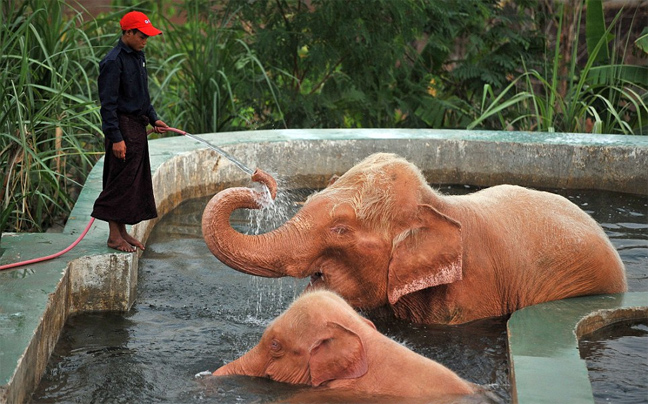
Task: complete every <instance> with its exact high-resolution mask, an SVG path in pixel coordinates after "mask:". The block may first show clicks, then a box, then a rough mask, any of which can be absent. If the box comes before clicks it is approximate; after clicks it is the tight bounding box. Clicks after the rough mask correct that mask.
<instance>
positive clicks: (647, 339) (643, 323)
mask: <svg viewBox="0 0 648 404" xmlns="http://www.w3.org/2000/svg"><path fill="white" fill-rule="evenodd" d="M578 348H579V350H580V354H581V358H583V359H585V360H586V362H587V369H588V370H589V376H590V380H591V381H592V390H593V392H594V400H595V402H596V403H601V404H603V403H614V404H634V403H646V402H648V319H643V320H632V321H630V320H628V321H623V322H620V323H617V324H612V325H609V326H607V327H604V328H601V329H599V330H596V331H594V332H593V333H591V334H587V335H584V336H583V337H582V338H581V339H580V341H579V347H578Z"/></svg>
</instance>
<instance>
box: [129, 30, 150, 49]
mask: <svg viewBox="0 0 648 404" xmlns="http://www.w3.org/2000/svg"><path fill="white" fill-rule="evenodd" d="M148 38H149V37H148V35H144V34H142V33H141V32H140V31H138V30H135V29H129V30H128V31H126V32H125V33H124V36H123V37H122V41H124V43H125V44H126V45H127V46H128V47H130V48H131V49H133V50H136V51H141V50H142V49H144V47H145V46H146V41H147V40H148Z"/></svg>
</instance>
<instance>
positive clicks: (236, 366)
mask: <svg viewBox="0 0 648 404" xmlns="http://www.w3.org/2000/svg"><path fill="white" fill-rule="evenodd" d="M255 351H256V349H252V350H251V351H249V352H248V353H246V354H245V355H243V356H241V357H240V358H238V359H236V360H235V361H232V362H230V363H228V364H227V365H224V366H221V367H220V368H218V369H216V371H214V373H212V374H213V375H214V376H227V375H241V376H257V377H263V376H265V372H264V362H263V360H262V357H261V356H260V355H258V354H257V353H256V352H255Z"/></svg>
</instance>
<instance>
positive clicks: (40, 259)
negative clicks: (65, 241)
mask: <svg viewBox="0 0 648 404" xmlns="http://www.w3.org/2000/svg"><path fill="white" fill-rule="evenodd" d="M94 221H95V218H94V217H93V218H91V219H90V221H89V222H88V225H87V226H86V228H85V229H84V230H83V232H82V233H81V235H80V236H79V238H77V239H76V240H75V241H74V243H72V244H70V246H69V247H68V248H66V249H65V250H62V251H59V252H57V253H55V254H52V255H48V256H46V257H40V258H34V259H31V260H27V261H20V262H14V263H13V264H5V265H0V271H4V270H5V269H10V268H15V267H21V266H23V265H29V264H36V263H37V262H42V261H47V260H51V259H52V258H56V257H60V256H61V255H63V254H65V253H66V252H68V251H70V250H71V249H73V248H74V247H76V245H77V244H79V242H80V241H81V240H82V239H83V237H85V235H86V234H87V233H88V231H89V230H90V226H92V223H94Z"/></svg>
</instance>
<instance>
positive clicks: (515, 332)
mask: <svg viewBox="0 0 648 404" xmlns="http://www.w3.org/2000/svg"><path fill="white" fill-rule="evenodd" d="M641 318H648V292H635V293H623V294H618V295H600V296H586V297H577V298H572V299H565V300H559V301H554V302H547V303H542V304H538V305H535V306H530V307H525V308H523V309H521V310H518V311H516V312H515V313H513V315H512V316H511V318H510V319H509V321H508V323H507V330H508V341H509V344H508V350H509V367H510V369H511V385H512V386H513V391H512V397H513V401H514V402H516V403H538V404H540V403H547V404H554V403H570V404H577V403H587V404H592V403H594V396H593V393H592V386H591V384H590V380H589V375H588V370H587V364H586V363H585V360H583V359H581V357H580V352H579V350H578V339H579V338H580V337H581V336H583V335H585V334H587V333H590V332H592V331H595V330H597V329H599V328H601V327H605V326H606V325H609V324H613V323H615V322H618V321H622V320H631V319H641ZM567 381H568V382H567Z"/></svg>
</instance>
